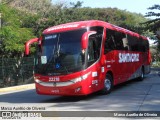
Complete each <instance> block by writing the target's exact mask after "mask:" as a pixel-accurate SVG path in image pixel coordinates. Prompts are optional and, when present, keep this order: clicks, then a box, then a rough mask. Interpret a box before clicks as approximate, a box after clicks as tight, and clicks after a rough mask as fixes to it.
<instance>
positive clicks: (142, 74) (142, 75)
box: [139, 68, 144, 81]
mask: <svg viewBox="0 0 160 120" xmlns="http://www.w3.org/2000/svg"><path fill="white" fill-rule="evenodd" d="M143 79H144V69H143V68H142V69H141V75H140V77H139V80H140V81H142V80H143Z"/></svg>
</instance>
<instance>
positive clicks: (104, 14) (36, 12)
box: [0, 0, 146, 56]
mask: <svg viewBox="0 0 160 120" xmlns="http://www.w3.org/2000/svg"><path fill="white" fill-rule="evenodd" d="M2 1H3V3H5V4H6V5H1V6H0V11H1V12H2V30H1V31H0V36H1V38H2V45H1V46H0V52H1V53H3V55H11V56H14V55H17V56H19V55H20V54H22V53H23V51H24V43H25V42H26V41H27V40H29V39H30V38H33V37H35V36H37V37H38V36H40V35H41V34H42V31H43V30H44V29H46V28H48V27H51V26H54V25H58V24H63V23H68V22H74V21H82V20H93V19H95V20H102V21H106V22H110V23H112V24H115V25H118V26H121V27H124V28H127V29H129V30H132V31H136V32H138V33H140V34H142V33H144V30H143V29H142V28H143V27H144V25H142V24H140V23H142V22H145V21H146V19H145V18H144V17H143V16H142V15H141V14H136V13H131V12H128V11H126V10H119V9H117V8H88V7H87V8H81V6H82V4H83V2H80V1H78V2H77V3H70V5H69V6H68V5H66V4H65V3H59V4H54V5H53V4H52V3H51V0H25V1H24V0H2ZM7 53H9V54H7Z"/></svg>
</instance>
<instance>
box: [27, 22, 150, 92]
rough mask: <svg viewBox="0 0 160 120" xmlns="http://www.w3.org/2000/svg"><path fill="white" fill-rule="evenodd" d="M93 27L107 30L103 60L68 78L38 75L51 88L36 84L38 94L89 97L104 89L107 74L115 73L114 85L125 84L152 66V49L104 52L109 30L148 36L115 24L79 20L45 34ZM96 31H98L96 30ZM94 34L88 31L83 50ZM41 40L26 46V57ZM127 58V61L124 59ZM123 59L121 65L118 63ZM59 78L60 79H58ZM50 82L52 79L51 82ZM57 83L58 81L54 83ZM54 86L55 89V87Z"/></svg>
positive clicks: (32, 41) (138, 36)
mask: <svg viewBox="0 0 160 120" xmlns="http://www.w3.org/2000/svg"><path fill="white" fill-rule="evenodd" d="M92 26H102V27H104V32H103V37H102V38H103V40H102V47H101V56H100V58H99V59H98V60H97V61H96V62H95V63H94V64H92V65H91V66H90V67H88V68H86V69H85V70H82V71H79V72H75V73H71V74H68V75H60V76H43V75H40V74H35V75H34V76H35V80H36V79H39V80H40V81H41V82H44V83H47V84H49V85H51V86H48V87H47V86H43V85H41V83H37V82H35V84H36V90H37V93H38V94H45V95H87V94H90V93H93V92H96V91H98V90H101V89H102V88H103V86H104V79H105V76H106V74H107V73H108V72H111V73H112V75H113V76H112V77H113V79H114V85H117V84H119V83H122V82H125V81H127V80H129V79H131V78H132V77H133V76H134V74H135V73H136V72H137V71H138V70H139V69H141V67H146V66H149V65H150V62H151V57H150V56H151V55H150V52H149V50H148V51H147V52H134V51H123V50H113V51H111V52H108V53H107V54H105V53H104V43H105V40H106V37H107V36H106V32H105V30H106V29H111V30H114V31H118V32H122V33H125V34H128V35H131V36H136V37H137V38H140V37H141V38H143V40H147V38H146V37H144V36H140V35H139V34H137V33H135V32H132V31H129V30H127V29H124V28H121V27H118V26H115V25H112V24H110V23H107V22H103V21H97V20H90V21H80V22H74V23H67V24H62V25H58V26H53V27H50V28H48V29H46V30H44V31H43V34H52V33H58V32H64V31H71V30H76V29H80V28H88V27H92ZM96 32H97V31H96ZM91 34H95V32H94V31H87V32H86V33H84V34H83V36H82V38H81V47H82V49H86V48H87V47H88V37H89V36H90V35H91ZM37 41H38V38H35V39H31V40H30V41H28V42H27V43H26V51H25V52H26V54H27V55H28V54H29V45H30V44H32V43H34V42H37ZM123 57H125V58H123ZM120 59H121V61H122V62H119V61H120ZM86 74H87V77H86V78H85V77H84V79H83V80H82V81H79V82H77V83H72V84H70V82H69V81H71V80H74V79H75V78H82V76H84V75H86ZM57 78H58V79H57ZM49 80H52V82H51V81H49ZM54 80H59V81H56V83H55V82H54ZM59 83H60V84H61V83H69V84H70V85H67V86H63V85H62V86H55V84H58V85H59ZM52 85H53V86H52Z"/></svg>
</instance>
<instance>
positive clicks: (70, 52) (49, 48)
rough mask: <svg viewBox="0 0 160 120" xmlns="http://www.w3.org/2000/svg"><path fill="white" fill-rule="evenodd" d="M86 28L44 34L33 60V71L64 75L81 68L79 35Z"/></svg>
mask: <svg viewBox="0 0 160 120" xmlns="http://www.w3.org/2000/svg"><path fill="white" fill-rule="evenodd" d="M86 31H87V30H86V29H79V30H74V31H67V32H62V33H55V34H49V35H44V36H43V40H42V45H41V46H39V51H40V52H39V53H38V56H37V58H36V60H35V73H38V74H42V75H65V74H70V73H73V72H78V71H80V70H82V69H83V66H84V65H83V64H84V62H83V61H84V57H83V56H82V52H81V51H82V48H81V37H82V35H83V34H84V33H85V32H86Z"/></svg>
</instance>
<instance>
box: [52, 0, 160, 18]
mask: <svg viewBox="0 0 160 120" xmlns="http://www.w3.org/2000/svg"><path fill="white" fill-rule="evenodd" d="M52 1H53V3H55V2H65V3H66V2H67V3H70V2H74V3H76V1H82V2H83V4H82V7H92V8H107V7H111V8H115V7H116V8H119V9H121V10H126V11H130V12H135V13H141V14H143V15H145V14H146V13H147V12H150V11H151V10H147V8H148V7H152V6H153V5H154V4H160V0H52ZM154 12H156V11H154Z"/></svg>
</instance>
